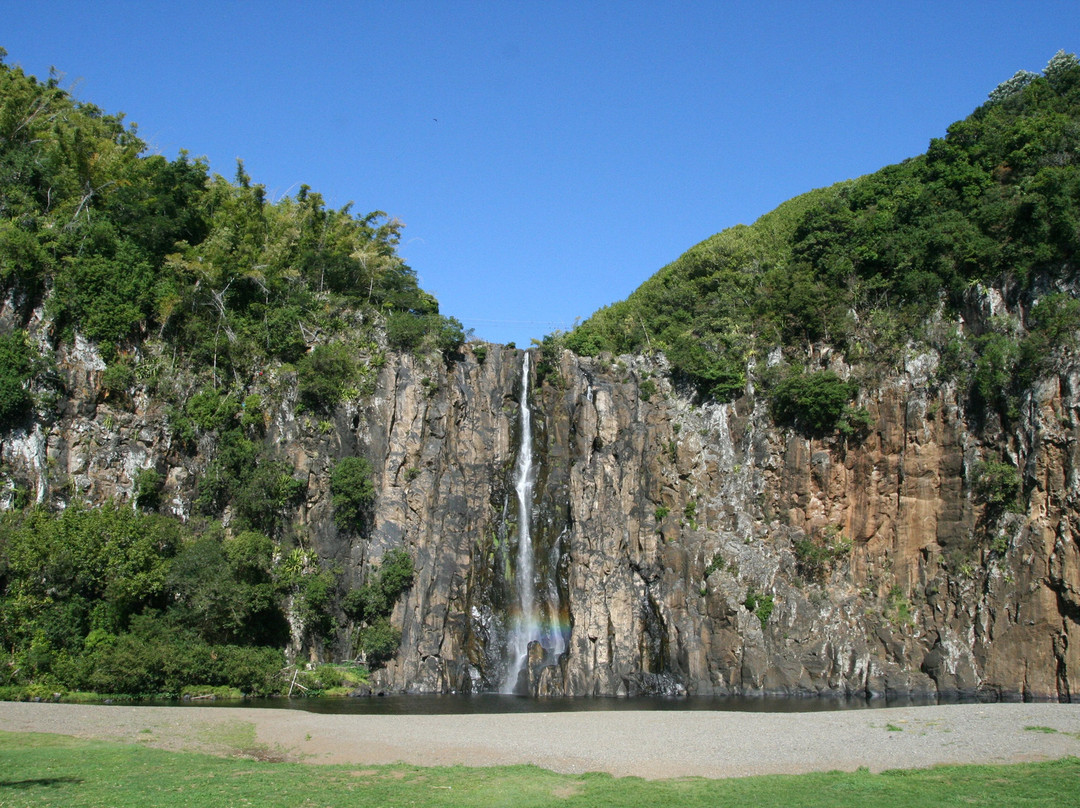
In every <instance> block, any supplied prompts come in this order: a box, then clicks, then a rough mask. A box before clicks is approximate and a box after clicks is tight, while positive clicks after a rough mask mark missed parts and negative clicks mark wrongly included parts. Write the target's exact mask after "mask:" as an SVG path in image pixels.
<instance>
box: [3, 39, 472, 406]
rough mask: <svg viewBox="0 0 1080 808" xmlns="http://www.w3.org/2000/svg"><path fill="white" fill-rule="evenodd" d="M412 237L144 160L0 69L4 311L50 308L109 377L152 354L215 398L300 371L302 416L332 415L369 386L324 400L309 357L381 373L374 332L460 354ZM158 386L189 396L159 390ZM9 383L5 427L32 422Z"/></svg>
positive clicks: (343, 383) (103, 129)
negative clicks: (412, 254) (405, 251)
mask: <svg viewBox="0 0 1080 808" xmlns="http://www.w3.org/2000/svg"><path fill="white" fill-rule="evenodd" d="M401 226H402V225H401V223H400V222H398V221H397V220H394V219H388V218H387V217H386V216H385V215H384V214H383V213H382V212H379V211H376V212H374V213H370V214H367V215H364V216H354V215H353V214H352V213H351V212H350V206H348V205H346V206H345V207H344V208H342V209H340V210H331V209H328V208H327V207H326V206H325V204H324V202H323V199H322V197H321V196H320V195H319V194H318V193H315V192H314V191H312V190H311V189H310V188H308V187H307V186H301V188H300V190H299V192H298V193H297V194H296V196H295V197H285V198H283V199H280V200H278V201H271V200H269V199H267V197H266V191H265V189H264V188H263V186H261V185H258V184H255V183H253V182H252V181H251V177H250V176H249V175H248V174H247V172H246V170H245V168H244V166H243V164H242V163H238V165H237V171H236V176H235V178H234V179H233V180H232V181H229V180H226V179H224V178H223V177H220V176H209V175H208V171H207V166H206V164H205V163H204V162H203V161H201V160H198V159H191V158H190V157H189V156H188V155H187V154H185V153H181V154H180V156H179V157H177V158H176V159H175V160H171V161H170V160H167V159H166V158H164V157H162V156H160V155H147V154H146V144H145V143H144V142H143V141H142V140H140V139H139V137H138V135H137V132H136V128H135V127H134V126H125V124H124V121H123V116H121V115H109V114H106V113H104V112H103V111H102V110H101V109H99V108H98V107H96V106H94V105H92V104H87V103H82V102H79V101H76V100H74V99H73V98H72V97H71V96H70V95H69V94H68V93H66V92H65V91H63V90H62V89H60V88H59V87H58V86H57V82H56V80H55V79H50V80H49V81H47V82H44V83H41V82H39V81H37V80H36V79H35V78H33V77H31V76H26V75H24V74H23V72H22V70H20V69H19V68H13V67H9V66H7V65H4V64H3V63H2V54H0V293H3V294H4V295H12V294H13V295H14V296H15V297H14V298H13V299H15V300H17V301H18V302H19V303H20V309H21V312H22V314H23V315H24V316H26V315H28V314H29V310H30V309H32V308H33V307H34V306H36V305H38V304H39V303H41V302H45V303H46V305H47V309H48V313H49V314H50V315H51V317H52V320H53V323H54V329H53V332H52V338H53V340H54V341H70V340H71V339H72V338H73V336H74V334H76V333H78V334H80V335H82V336H83V337H85V338H87V339H89V340H91V341H92V342H93V343H95V344H96V345H97V347H98V350H99V351H100V352H101V354H102V356H103V357H104V358H105V359H106V361H108V362H110V363H112V362H115V361H125V359H126V357H128V356H129V355H130V354H131V352H133V351H135V350H136V349H137V350H138V351H139V352H140V353H143V354H147V353H149V354H153V353H155V343H159V347H158V349H157V351H156V352H157V353H159V354H161V355H168V356H169V357H170V369H173V368H175V367H177V366H178V365H182V366H183V367H184V368H185V372H188V373H190V372H192V371H193V370H196V369H197V370H200V371H201V373H200V374H199V375H201V376H202V377H203V379H202V381H203V382H205V383H208V384H211V385H212V386H214V387H215V388H220V387H225V388H242V387H243V386H244V385H245V384H247V383H248V382H249V381H250V380H251V379H252V377H253V376H255V374H257V373H258V372H259V371H261V370H263V369H264V368H265V367H266V365H267V364H268V363H272V362H285V363H300V367H301V371H302V372H301V380H302V381H308V382H310V385H309V387H308V388H306V389H305V391H304V396H305V399H306V400H309V401H310V403H313V404H316V405H317V404H329V405H332V404H333V403H335V402H334V399H335V397H339V396H340V394H341V392H342V391H343V390H344V389H345V388H349V387H354V386H359V384H360V382H361V381H362V379H361V378H354V376H355V375H356V374H359V375H360V376H362V375H363V373H364V368H360V367H354V368H351V370H353V371H355V373H348V374H345V379H344V380H341V379H338V380H337V384H338V386H339V389H337V390H324V389H322V388H321V387H320V386H319V381H320V378H319V375H320V372H321V369H320V368H318V367H314V368H309V367H308V366H310V365H316V364H317V363H318V361H319V360H320V358H321V357H320V356H318V355H317V354H313V355H309V352H310V351H311V349H312V348H316V349H318V348H323V349H325V346H326V345H328V344H333V343H336V342H339V341H341V340H353V341H357V340H359V341H360V342H362V343H364V344H363V345H354V346H353V353H354V355H360V356H362V357H363V358H364V359H368V360H370V359H371V358H372V357H374V356H376V355H377V354H378V349H377V346H374V345H372V344H371V342H370V335H371V334H373V333H375V331H377V330H379V329H382V330H388V331H389V333H390V339H391V342H392V343H395V344H397V343H400V344H402V345H404V346H406V347H408V348H410V349H414V350H426V349H437V350H442V351H450V350H453V349H455V348H456V347H457V346H458V345H460V344H461V342H462V341H463V340H464V333H463V330H462V328H461V324H460V323H459V322H457V321H456V320H454V319H453V318H446V317H443V316H441V315H440V314H439V313H438V312H439V307H438V303H437V302H436V300H435V298H434V297H432V296H431V295H430V294H428V293H427V292H424V291H423V290H422V289H420V288H419V286H417V283H416V274H415V273H414V272H413V270H412V269H410V268H409V267H408V266H407V265H406V264H405V263H404V262H403V261H402V260H401V258H400V257H399V256H398V255H397V252H396V247H397V244H398V239H399V236H400V232H401ZM356 349H359V350H356ZM304 370H309V371H310V372H309V373H308V374H307V375H305V374H304V373H303V371H304ZM24 375H25V374H24ZM323 375H325V374H323ZM350 379H352V383H350V381H349V380H350ZM149 381H151V382H153V383H155V384H156V385H157V387H158V392H159V393H160V394H163V395H169V394H173V395H181V396H182V395H183V394H182V391H176V390H172V389H170V388H169V385H168V383H167V382H168V376H167V375H166V374H163V373H161V372H159V373H158V374H157V375H156V376H154V377H153V378H152V379H150V380H149ZM0 382H2V383H3V391H4V398H3V401H2V402H0V403H2V404H3V407H4V409H3V412H2V413H0V415H3V416H4V417H5V420H8V421H10V420H11V419H13V418H15V417H16V416H17V415H19V414H20V413H21V412H22V410H23V409H24V406H23V404H22V402H21V401H20V400H18V396H17V395H13V394H12V393H10V392H8V391H7V387H8V386H9V385H8V380H7V379H6V378H4V379H0ZM23 387H24V388H25V385H23Z"/></svg>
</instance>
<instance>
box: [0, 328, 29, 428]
mask: <svg viewBox="0 0 1080 808" xmlns="http://www.w3.org/2000/svg"><path fill="white" fill-rule="evenodd" d="M32 372H33V362H32V360H31V356H30V345H29V343H28V342H27V340H26V332H25V331H14V332H12V333H10V334H2V335H0V429H6V428H7V427H9V426H13V425H14V424H16V423H17V422H19V421H20V420H22V419H23V418H25V417H26V415H27V414H28V413H29V412H30V405H31V403H32V399H31V397H30V389H29V388H30V377H31V374H32Z"/></svg>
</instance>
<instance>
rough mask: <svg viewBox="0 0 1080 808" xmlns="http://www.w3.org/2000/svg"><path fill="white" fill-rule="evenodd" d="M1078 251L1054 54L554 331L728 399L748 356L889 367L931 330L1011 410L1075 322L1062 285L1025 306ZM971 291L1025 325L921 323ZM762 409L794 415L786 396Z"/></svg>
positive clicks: (579, 347) (1078, 149)
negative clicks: (655, 363) (920, 138)
mask: <svg viewBox="0 0 1080 808" xmlns="http://www.w3.org/2000/svg"><path fill="white" fill-rule="evenodd" d="M1078 247H1080V63H1078V61H1077V59H1076V57H1075V56H1072V55H1069V54H1065V53H1058V54H1057V55H1056V56H1054V58H1053V59H1051V61H1050V63H1049V64H1048V65H1047V67H1046V69H1045V71H1044V72H1043V74H1042V75H1036V74H1033V73H1021V74H1018V75H1017V76H1014V77H1013V78H1012V79H1010V80H1009V81H1007V82H1005V83H1003V84H1002V85H1001V86H1000V87H999V88H998V89H996V90H995V91H994V92H993V93H991V99H990V100H989V101H988V102H987V103H985V104H984V105H983V106H981V107H979V108H978V109H977V110H975V112H973V113H972V114H971V115H970V116H969V117H968V118H966V119H965V120H962V121H958V122H956V123H954V124H953V125H952V126H950V127H949V129H948V132H947V133H946V135H945V137H943V138H935V139H934V140H932V141H931V143H930V147H929V149H928V150H927V152H926V154H924V155H921V156H919V157H915V158H913V159H910V160H907V161H905V162H903V163H900V164H899V165H893V166H889V167H887V168H883V169H881V170H880V171H878V172H876V173H874V174H871V175H868V176H865V177H860V178H859V179H855V180H850V181H846V182H841V183H838V184H837V185H834V186H832V187H829V188H824V189H819V190H816V191H812V192H810V193H808V194H805V195H803V196H801V197H798V198H796V199H793V200H791V201H789V202H786V203H784V204H783V205H781V206H780V207H778V208H777V209H776V210H775V211H773V212H771V213H769V214H766V215H765V216H762V217H761V218H760V219H759V220H758V221H756V222H755V223H754V224H753V225H751V226H744V225H739V226H736V227H733V228H730V229H728V230H725V231H723V232H721V233H718V234H717V235H715V236H713V237H712V238H709V239H707V240H706V241H704V242H702V243H701V244H698V245H697V246H695V247H693V248H691V249H690V250H689V251H687V252H686V253H685V254H683V255H682V256H681V257H679V258H678V259H677V260H676V261H675V262H673V263H672V264H670V265H668V266H666V267H664V268H663V269H662V270H660V271H659V272H657V273H656V275H654V276H653V277H652V278H650V279H649V280H647V281H646V282H645V283H643V284H642V285H641V287H640V288H638V289H637V290H636V291H635V292H634V293H633V294H631V295H630V297H629V298H627V299H626V300H624V301H622V302H619V303H614V304H612V305H610V306H608V307H606V308H604V309H601V310H600V311H598V312H596V313H595V314H593V315H592V316H591V317H590V318H589V319H588V320H586V321H584V322H583V323H581V324H580V325H578V326H577V327H576V328H575V329H574V330H573V331H571V332H569V333H567V334H565V335H559V336H558V337H557V339H559V340H561V342H562V343H563V344H564V345H565V346H566V347H567V348H570V349H571V350H573V351H575V352H577V353H579V354H583V355H595V354H597V353H599V352H601V351H610V352H613V353H635V352H646V351H654V350H662V351H663V352H664V353H665V354H666V355H667V358H668V359H669V361H670V362H671V364H672V365H673V367H674V369H675V371H676V372H677V373H679V374H682V375H683V376H684V377H686V378H688V379H689V380H691V381H693V382H694V383H695V384H696V385H697V387H698V388H699V389H700V390H701V391H702V392H703V393H704V394H706V395H708V396H712V397H714V398H717V399H721V400H730V399H732V398H735V397H737V396H739V395H740V394H741V393H742V392H743V390H744V389H745V386H746V382H747V376H746V374H747V367H748V363H749V362H750V360H752V359H756V360H758V365H759V366H760V363H761V360H762V359H764V357H765V355H766V354H767V353H768V352H769V351H771V350H772V349H774V348H776V347H782V348H784V349H785V351H786V352H787V353H788V354H789V358H794V357H796V356H797V355H799V354H801V355H803V356H805V349H806V347H807V346H808V345H810V344H814V343H826V344H831V345H833V346H836V347H838V348H840V349H842V351H843V352H844V354H845V355H846V357H847V358H848V360H849V361H851V362H853V363H855V362H881V361H883V362H890V361H895V360H896V358H897V355H898V352H899V350H900V349H901V348H902V347H903V346H904V345H905V344H906V343H908V341H910V340H916V341H919V340H922V341H930V342H933V343H934V344H935V345H936V347H939V348H940V349H941V350H942V351H943V352H945V351H947V350H952V351H954V352H958V353H960V354H962V357H961V358H960V359H959V361H958V364H957V365H956V366H955V368H954V371H955V372H956V373H958V374H959V373H966V374H968V375H967V376H965V378H966V379H967V381H968V382H970V383H972V385H973V394H974V395H975V396H977V397H980V398H981V399H983V402H984V403H986V404H989V405H991V406H992V407H994V408H996V409H998V410H1000V411H1001V412H1002V414H1004V415H1008V414H1009V412H1010V410H1011V409H1013V408H1014V396H1015V394H1016V392H1017V389H1018V387H1019V386H1022V385H1026V384H1029V383H1030V381H1031V377H1032V374H1036V373H1039V372H1041V371H1043V370H1045V369H1046V366H1047V363H1048V362H1049V361H1050V354H1051V353H1052V352H1053V351H1054V350H1055V349H1057V348H1060V347H1063V346H1065V345H1066V344H1067V343H1068V342H1069V341H1070V340H1071V338H1072V334H1073V332H1074V331H1075V329H1076V327H1077V325H1078V324H1080V317H1078V315H1077V308H1076V301H1075V300H1074V299H1071V298H1067V297H1066V296H1059V297H1057V298H1056V300H1054V301H1052V302H1051V303H1048V304H1042V303H1036V305H1035V307H1034V308H1032V304H1033V303H1035V301H1036V300H1037V299H1038V298H1039V297H1041V296H1042V295H1043V294H1045V289H1044V290H1042V291H1040V290H1039V289H1037V288H1036V286H1035V284H1036V282H1037V281H1038V280H1039V279H1040V278H1044V279H1045V277H1051V278H1060V277H1064V276H1066V275H1068V274H1069V273H1071V272H1073V271H1074V270H1075V261H1076V256H1077V250H1078ZM977 284H985V285H988V286H989V285H998V286H1003V287H1005V288H1006V289H1007V290H1008V294H1009V295H1010V296H1011V297H1012V298H1013V300H1011V301H1010V302H1011V303H1019V304H1020V305H1019V308H1020V309H1021V310H1023V311H1025V312H1027V313H1028V314H1029V316H1028V317H1027V319H1026V321H1025V322H1016V323H1012V322H1010V323H1002V324H1001V328H1000V329H999V331H1000V333H998V334H997V335H996V336H995V335H994V334H989V335H963V336H961V337H958V338H956V339H954V340H953V344H952V345H948V344H946V343H947V342H948V339H947V337H948V336H949V335H945V334H938V335H934V334H932V333H930V329H929V328H928V324H929V323H932V322H934V321H935V320H936V319H942V318H939V317H938V315H939V313H941V312H945V313H946V314H948V315H952V314H954V313H956V312H957V311H959V310H960V308H961V306H962V304H963V302H964V297H965V294H966V293H967V291H968V290H969V289H970V288H972V287H973V286H974V285H977ZM1040 305H1041V306H1042V307H1043V308H1042V310H1041V311H1040V308H1039V306H1040ZM1051 310H1052V311H1053V314H1051V315H1050V316H1049V317H1047V316H1045V315H1047V314H1049V313H1050V311H1051ZM943 319H946V320H947V319H949V317H945V318H943ZM1050 322H1054V323H1056V325H1049V323H1050ZM952 336H954V337H955V335H952ZM1065 338H1067V339H1065ZM957 343H960V344H957ZM1021 357H1022V358H1021ZM837 401H838V402H839V399H838V400H837ZM789 403H790V402H789ZM842 403H844V402H839V403H834V404H831V405H830V407H831V408H832V409H835V407H836V406H840V405H841V404H842ZM774 411H779V414H781V415H783V416H784V417H785V418H787V419H788V420H789V421H791V422H794V421H796V420H798V417H796V415H795V414H794V413H793V412H792V411H791V410H790V407H789V406H788V404H784V403H781V404H775V403H774ZM811 420H813V421H815V422H816V423H814V428H823V427H825V426H826V424H824V422H820V421H818V419H817V418H816V417H813V416H812V417H811ZM829 420H835V421H836V422H838V421H839V419H838V418H836V419H834V418H833V416H832V415H831V414H830V415H829Z"/></svg>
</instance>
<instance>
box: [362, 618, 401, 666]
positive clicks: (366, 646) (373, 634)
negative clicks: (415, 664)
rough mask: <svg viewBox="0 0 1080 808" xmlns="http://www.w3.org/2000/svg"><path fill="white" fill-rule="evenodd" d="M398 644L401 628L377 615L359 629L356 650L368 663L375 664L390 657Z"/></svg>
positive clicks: (399, 643) (395, 651) (379, 663)
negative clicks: (372, 620)
mask: <svg viewBox="0 0 1080 808" xmlns="http://www.w3.org/2000/svg"><path fill="white" fill-rule="evenodd" d="M400 645H401V629H399V628H397V627H396V626H392V625H390V620H389V619H388V618H386V617H379V618H376V619H375V621H374V622H373V623H371V624H370V625H368V626H366V627H365V628H363V629H362V630H361V631H360V637H359V641H358V643H357V650H359V651H360V652H361V653H363V654H364V659H365V660H366V661H367V664H368V665H371V666H377V665H381V664H383V663H385V662H386V661H387V660H388V659H390V658H392V657H393V656H394V654H396V653H397V650H398V646H400Z"/></svg>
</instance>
